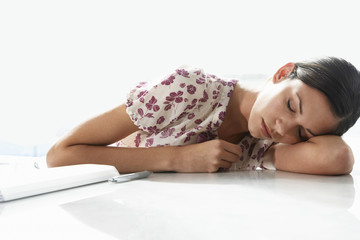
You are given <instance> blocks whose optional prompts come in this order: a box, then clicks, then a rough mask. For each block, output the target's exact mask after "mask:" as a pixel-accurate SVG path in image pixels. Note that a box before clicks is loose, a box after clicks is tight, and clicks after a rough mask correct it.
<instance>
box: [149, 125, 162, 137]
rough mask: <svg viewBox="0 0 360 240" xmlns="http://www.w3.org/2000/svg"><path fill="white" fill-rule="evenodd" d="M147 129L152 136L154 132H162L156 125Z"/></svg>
mask: <svg viewBox="0 0 360 240" xmlns="http://www.w3.org/2000/svg"><path fill="white" fill-rule="evenodd" d="M146 131H148V132H149V135H148V136H151V135H153V134H154V133H155V134H158V133H159V132H160V130H159V129H158V128H157V127H156V126H151V127H148V128H147V129H146Z"/></svg>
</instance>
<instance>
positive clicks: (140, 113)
mask: <svg viewBox="0 0 360 240" xmlns="http://www.w3.org/2000/svg"><path fill="white" fill-rule="evenodd" d="M138 114H139V115H140V116H141V117H143V116H144V110H142V108H138Z"/></svg>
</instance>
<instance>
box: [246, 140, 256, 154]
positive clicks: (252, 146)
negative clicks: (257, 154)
mask: <svg viewBox="0 0 360 240" xmlns="http://www.w3.org/2000/svg"><path fill="white" fill-rule="evenodd" d="M255 145H256V143H252V144H251V145H250V148H249V152H248V156H249V157H250V156H251V154H252V153H253V151H254V148H255Z"/></svg>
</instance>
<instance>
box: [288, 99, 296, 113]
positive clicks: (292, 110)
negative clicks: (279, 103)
mask: <svg viewBox="0 0 360 240" xmlns="http://www.w3.org/2000/svg"><path fill="white" fill-rule="evenodd" d="M287 107H288V109H289V110H290V111H291V112H293V113H294V112H295V111H294V109H292V108H291V106H290V99H289V100H288V101H287Z"/></svg>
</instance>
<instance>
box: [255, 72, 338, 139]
mask: <svg viewBox="0 0 360 240" xmlns="http://www.w3.org/2000/svg"><path fill="white" fill-rule="evenodd" d="M338 123H339V120H338V119H337V118H336V117H335V116H334V115H333V113H332V111H331V109H330V103H329V102H328V100H327V98H326V96H325V95H324V94H323V93H321V92H320V91H318V90H316V89H314V88H311V87H309V86H308V85H306V84H304V83H303V82H302V81H300V80H298V79H292V80H290V79H287V78H282V79H280V80H277V79H275V80H273V82H272V83H269V84H268V85H267V86H266V88H265V89H264V90H262V91H261V92H260V93H259V95H258V97H257V99H256V101H255V103H254V105H253V108H252V110H251V112H250V116H249V121H248V127H249V131H250V134H251V135H252V136H253V137H256V138H266V139H271V140H272V141H274V142H281V143H288V144H293V143H297V142H300V141H306V140H307V139H309V138H311V137H313V136H316V135H324V134H327V133H330V132H332V131H334V130H335V129H336V126H337V124H338Z"/></svg>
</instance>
